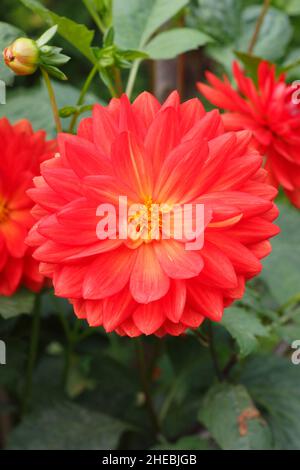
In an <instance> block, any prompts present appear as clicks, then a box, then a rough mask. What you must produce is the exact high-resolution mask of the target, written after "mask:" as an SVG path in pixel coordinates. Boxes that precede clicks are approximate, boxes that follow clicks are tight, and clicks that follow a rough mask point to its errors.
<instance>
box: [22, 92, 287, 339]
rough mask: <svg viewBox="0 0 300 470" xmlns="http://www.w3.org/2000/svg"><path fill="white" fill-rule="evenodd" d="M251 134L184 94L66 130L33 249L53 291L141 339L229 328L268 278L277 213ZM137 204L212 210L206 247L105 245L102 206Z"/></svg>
mask: <svg viewBox="0 0 300 470" xmlns="http://www.w3.org/2000/svg"><path fill="white" fill-rule="evenodd" d="M250 140H251V133H250V132H248V131H242V132H229V133H224V126H223V124H222V119H221V116H220V114H219V112H218V111H216V110H215V111H212V112H210V113H206V112H205V110H204V108H203V106H202V104H201V102H200V101H199V100H198V99H192V100H190V101H187V102H186V103H183V104H180V100H179V96H178V94H177V93H176V92H174V93H173V94H171V95H170V97H169V98H168V99H167V100H166V102H165V103H164V104H163V105H162V106H161V105H160V104H159V102H158V101H157V100H156V99H155V98H154V97H153V96H152V95H151V94H149V93H142V94H141V95H140V96H139V97H138V98H137V99H136V100H135V102H134V103H133V104H132V105H131V104H130V102H129V100H128V98H127V96H126V95H123V96H122V98H121V99H113V100H112V101H111V102H110V104H109V106H108V107H103V106H100V105H96V106H95V107H94V110H93V117H91V118H87V119H84V120H82V121H81V123H80V126H79V130H78V135H77V136H72V135H67V134H61V135H60V136H59V138H58V143H59V152H60V155H58V154H56V156H55V158H52V159H50V160H49V161H47V162H44V163H43V164H42V166H41V174H42V176H41V177H37V178H35V186H36V188H34V189H32V190H30V191H29V194H30V195H31V197H32V198H33V200H34V201H35V202H36V203H37V205H36V207H35V210H34V214H35V216H36V217H37V219H38V220H37V223H36V225H35V226H34V228H33V229H32V230H31V233H30V235H29V237H28V243H29V244H30V245H31V246H33V247H36V249H35V252H34V255H33V256H34V258H35V259H36V260H38V261H40V262H41V268H40V269H41V271H42V272H43V273H44V274H45V275H47V276H49V277H51V278H52V279H53V284H54V287H55V293H56V295H58V296H61V297H66V298H69V299H70V300H71V302H72V303H73V305H74V309H75V312H76V314H77V316H78V317H79V318H86V319H87V321H88V322H89V324H90V325H91V326H98V325H103V326H104V328H105V330H106V331H107V332H110V331H116V332H117V333H119V334H120V335H128V336H131V337H134V336H138V335H140V334H142V333H144V334H147V335H149V334H156V335H158V336H161V335H164V334H170V335H179V334H181V333H182V332H184V331H185V330H186V329H187V328H195V327H198V326H199V325H200V324H201V322H202V321H203V319H204V318H205V317H207V318H210V319H211V320H214V321H219V320H220V319H221V317H222V314H223V309H224V307H225V306H227V305H229V304H230V303H231V302H232V301H233V300H235V299H237V298H240V297H242V295H243V292H244V286H245V281H246V280H247V279H249V278H251V277H253V276H255V275H256V274H258V273H259V272H260V270H261V263H260V261H259V260H260V259H261V258H263V257H264V256H266V255H268V254H269V252H270V249H271V248H270V243H269V241H268V239H269V238H270V237H272V236H274V235H275V234H277V233H278V228H277V227H276V226H274V225H273V224H272V221H273V220H274V219H275V218H276V217H277V215H278V211H277V208H276V206H275V205H274V203H273V202H272V201H273V199H274V197H275V195H276V194H277V191H276V189H275V188H274V187H272V186H270V185H268V184H267V183H266V177H267V172H266V171H265V170H264V169H262V168H261V165H262V157H261V155H260V154H259V153H258V152H257V151H256V150H253V148H251V147H250V146H249V141H250ZM120 195H125V196H127V197H128V200H129V201H130V202H134V203H142V204H145V205H147V204H149V201H153V202H154V203H155V202H158V203H160V204H161V203H166V204H168V205H169V206H170V207H172V205H173V204H184V203H188V202H192V203H199V204H204V206H205V215H206V218H205V242H204V246H203V248H202V249H199V250H195V251H188V250H186V249H185V243H184V241H185V240H183V239H182V240H175V239H174V238H172V237H171V238H170V239H168V240H163V239H160V240H153V239H150V238H149V239H147V240H141V239H136V240H132V239H130V238H127V239H126V240H121V239H119V238H117V239H115V240H111V239H106V240H99V239H98V238H97V235H96V227H97V223H98V222H99V217H97V216H96V210H97V207H98V206H99V204H101V203H110V204H113V205H114V206H115V207H116V211H117V210H118V197H119V196H120Z"/></svg>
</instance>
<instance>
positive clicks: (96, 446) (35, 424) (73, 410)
mask: <svg viewBox="0 0 300 470" xmlns="http://www.w3.org/2000/svg"><path fill="white" fill-rule="evenodd" d="M126 428H127V426H126V425H125V424H124V423H122V422H120V421H118V420H116V419H114V418H111V417H110V416H107V415H105V414H102V413H99V412H97V411H89V410H87V409H86V408H83V407H81V406H79V405H75V404H73V403H67V402H66V403H60V404H56V405H53V406H52V407H51V408H46V409H45V408H44V409H42V410H40V411H39V412H38V413H33V414H32V415H30V416H28V417H27V418H25V419H24V420H23V421H22V422H21V424H20V425H19V426H18V427H17V428H15V430H14V431H13V432H12V433H11V435H10V439H9V445H8V448H9V449H13V450H18V449H19V450H20V449H22V450H107V449H115V448H116V447H117V445H118V442H119V439H120V436H121V434H122V433H123V432H124V430H125V429H126Z"/></svg>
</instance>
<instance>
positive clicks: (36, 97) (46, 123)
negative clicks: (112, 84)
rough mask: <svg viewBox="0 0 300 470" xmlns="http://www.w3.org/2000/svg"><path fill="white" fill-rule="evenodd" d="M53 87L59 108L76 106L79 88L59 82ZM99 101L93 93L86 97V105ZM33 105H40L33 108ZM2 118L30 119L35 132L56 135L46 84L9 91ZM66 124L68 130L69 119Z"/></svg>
mask: <svg viewBox="0 0 300 470" xmlns="http://www.w3.org/2000/svg"><path fill="white" fill-rule="evenodd" d="M53 87H54V91H55V95H56V98H57V103H58V107H59V108H63V107H64V106H72V105H75V104H76V102H77V100H78V96H79V90H77V88H75V87H73V86H71V85H69V84H66V83H59V82H55V83H53ZM99 101H100V100H99V99H98V98H97V97H96V96H95V95H93V94H92V93H88V94H87V96H86V104H94V103H96V102H99ZM33 103H38V104H39V105H38V106H33V105H32V104H33ZM1 116H6V117H7V118H8V119H10V120H11V121H12V122H15V121H18V120H20V119H29V120H30V122H31V123H32V125H33V128H34V129H35V130H38V129H45V131H46V132H47V133H48V134H49V136H53V137H54V136H55V134H56V133H55V126H54V123H53V115H52V110H51V106H50V104H49V96H48V94H47V90H46V88H45V86H44V84H41V85H40V86H35V87H32V88H26V89H25V88H21V87H20V88H18V89H14V90H11V91H9V92H8V94H7V103H6V105H5V106H0V117H1ZM64 124H65V125H66V128H67V126H68V124H69V123H68V120H67V119H66V120H65V121H64Z"/></svg>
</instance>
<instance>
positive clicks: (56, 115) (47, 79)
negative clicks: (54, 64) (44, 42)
mask: <svg viewBox="0 0 300 470" xmlns="http://www.w3.org/2000/svg"><path fill="white" fill-rule="evenodd" d="M41 72H42V75H43V78H44V81H45V84H46V87H47V90H48V94H49V99H50V104H51V108H52V111H53V117H54V121H55V125H56V130H57V132H62V125H61V120H60V117H59V111H58V107H57V102H56V98H55V93H54V90H53V87H52V84H51V80H50V77H49V74H48V72H47V71H46V70H45V69H44V67H41Z"/></svg>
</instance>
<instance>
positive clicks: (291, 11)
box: [274, 0, 300, 16]
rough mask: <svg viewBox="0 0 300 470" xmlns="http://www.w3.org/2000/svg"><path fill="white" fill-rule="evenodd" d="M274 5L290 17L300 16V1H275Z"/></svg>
mask: <svg viewBox="0 0 300 470" xmlns="http://www.w3.org/2000/svg"><path fill="white" fill-rule="evenodd" d="M274 5H275V6H276V7H278V8H280V9H281V10H284V11H285V12H286V13H287V14H288V15H290V16H297V15H300V2H299V0H274Z"/></svg>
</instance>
